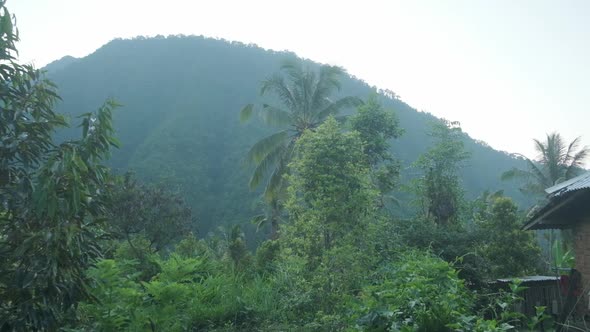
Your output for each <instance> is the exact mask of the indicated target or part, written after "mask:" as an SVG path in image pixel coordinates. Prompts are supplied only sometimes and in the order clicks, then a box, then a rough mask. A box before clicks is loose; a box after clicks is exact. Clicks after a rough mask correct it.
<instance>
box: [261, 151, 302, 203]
mask: <svg viewBox="0 0 590 332" xmlns="http://www.w3.org/2000/svg"><path fill="white" fill-rule="evenodd" d="M294 148H295V142H294V141H291V142H289V145H288V146H287V147H286V148H285V150H284V153H285V154H284V155H283V158H281V160H280V162H279V163H278V164H277V167H276V168H275V170H274V172H273V173H272V175H271V177H270V179H269V181H268V184H267V186H266V190H265V191H264V198H265V199H266V201H267V202H273V201H275V200H278V199H279V198H280V197H281V196H283V194H284V193H283V191H284V190H285V189H286V186H285V185H283V184H284V175H285V174H286V173H287V172H288V170H289V162H290V161H291V159H292V157H293V150H294Z"/></svg>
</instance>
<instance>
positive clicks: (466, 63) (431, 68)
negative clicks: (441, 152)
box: [7, 0, 590, 158]
mask: <svg viewBox="0 0 590 332" xmlns="http://www.w3.org/2000/svg"><path fill="white" fill-rule="evenodd" d="M7 7H8V8H9V10H10V11H11V12H12V13H14V14H15V15H16V16H17V26H18V28H19V30H20V37H21V40H22V41H21V42H20V44H19V45H18V48H19V51H20V60H21V61H24V62H32V63H34V64H35V65H36V66H38V67H42V66H44V65H46V64H47V63H49V62H51V61H53V60H56V59H59V58H61V57H63V56H65V55H71V56H75V57H84V56H86V55H88V54H90V53H92V52H93V51H95V50H96V49H97V48H99V47H100V46H102V45H104V44H106V43H107V42H109V41H110V40H112V39H114V38H130V37H134V36H138V35H142V36H155V35H170V34H185V35H204V36H208V37H216V38H224V39H227V40H236V41H241V42H244V43H254V44H257V45H259V46H261V47H263V48H267V49H273V50H290V51H293V52H295V53H297V54H298V55H299V56H302V57H304V58H309V59H312V60H314V61H318V62H321V63H328V64H332V65H339V66H342V67H344V68H345V69H346V70H347V71H348V72H349V73H350V74H351V75H354V76H356V77H358V78H360V79H362V80H364V81H366V82H367V83H369V84H371V85H375V86H377V87H379V88H382V89H389V90H392V91H394V92H395V93H396V94H398V95H399V96H401V99H402V100H404V101H405V102H406V103H408V104H409V105H411V106H412V107H414V108H416V109H418V110H421V111H426V112H430V113H432V114H434V115H436V116H438V117H442V118H446V119H448V120H452V121H459V122H460V123H461V126H462V128H463V130H464V131H466V132H467V133H468V134H469V135H470V136H471V137H473V138H475V139H478V140H482V141H485V142H486V143H488V144H489V145H490V146H492V147H493V148H495V149H498V150H503V151H507V152H511V153H521V154H524V155H526V156H527V157H530V158H534V157H536V154H535V152H534V149H533V141H532V139H533V138H538V139H542V138H544V137H545V134H547V133H550V132H555V131H556V132H559V133H561V134H562V135H563V136H564V137H565V138H566V139H567V140H568V141H570V140H572V139H573V138H575V137H577V136H582V142H583V143H585V144H588V145H590V126H588V124H589V123H590V66H589V65H588V61H589V60H590V43H589V41H590V20H588V19H587V18H588V17H590V1H586V0H555V1H545V0H494V1H490V0H447V1H440V0H411V1H410V0H407V1H397V0H384V1H376V0H375V1H373V0H364V1H347V0H339V1H331V0H323V1H320V0H315V1H308V0H291V1H282V0H248V1H243V0H235V1H227V0H211V1H199V0H184V1H181V0H166V1H151V0H8V2H7ZM402 126H403V124H402Z"/></svg>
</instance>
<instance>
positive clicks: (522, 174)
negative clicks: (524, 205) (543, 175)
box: [500, 168, 532, 181]
mask: <svg viewBox="0 0 590 332" xmlns="http://www.w3.org/2000/svg"><path fill="white" fill-rule="evenodd" d="M531 176H532V174H531V172H527V171H523V170H521V169H518V168H512V169H510V170H508V171H506V172H504V173H502V175H501V176H500V179H502V180H504V181H506V180H513V179H528V178H530V177H531Z"/></svg>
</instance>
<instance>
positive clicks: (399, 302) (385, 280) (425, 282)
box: [357, 251, 473, 331]
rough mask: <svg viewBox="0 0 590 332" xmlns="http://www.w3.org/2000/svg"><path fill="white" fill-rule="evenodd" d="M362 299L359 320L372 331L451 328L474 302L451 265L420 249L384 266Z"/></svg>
mask: <svg viewBox="0 0 590 332" xmlns="http://www.w3.org/2000/svg"><path fill="white" fill-rule="evenodd" d="M359 300H360V304H359V307H358V310H357V317H360V318H359V319H358V320H357V323H358V324H359V325H360V326H361V327H363V328H365V329H367V330H370V331H397V330H416V331H451V328H450V327H448V325H449V324H452V323H456V322H457V321H458V320H459V319H460V317H461V315H462V314H465V313H467V312H469V310H470V308H471V306H472V304H473V302H472V296H471V295H470V293H469V291H468V290H467V289H466V287H465V285H464V283H463V281H462V280H461V279H459V277H458V273H457V271H456V270H455V269H454V268H453V267H452V265H451V264H449V263H447V262H445V261H444V260H442V259H440V258H438V257H435V256H433V255H432V254H430V253H427V252H421V251H409V252H406V253H404V254H401V256H400V258H399V260H397V261H395V262H393V263H389V264H387V265H385V266H383V267H382V268H381V269H380V270H379V271H378V272H377V273H376V274H375V276H374V280H373V284H372V285H370V286H367V287H365V288H364V289H363V291H362V294H361V295H360V297H359Z"/></svg>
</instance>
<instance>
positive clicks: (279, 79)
mask: <svg viewBox="0 0 590 332" xmlns="http://www.w3.org/2000/svg"><path fill="white" fill-rule="evenodd" d="M269 91H272V92H274V93H276V95H277V96H278V97H279V99H280V100H281V102H282V103H283V104H285V106H287V108H289V109H292V108H295V107H297V101H296V100H295V96H294V95H293V91H291V89H290V88H289V86H288V85H287V84H286V83H285V79H284V78H283V76H281V75H279V74H274V75H272V76H271V77H269V78H267V79H265V80H264V81H262V83H261V84H260V95H261V96H264V95H265V94H266V93H267V92H269Z"/></svg>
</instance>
